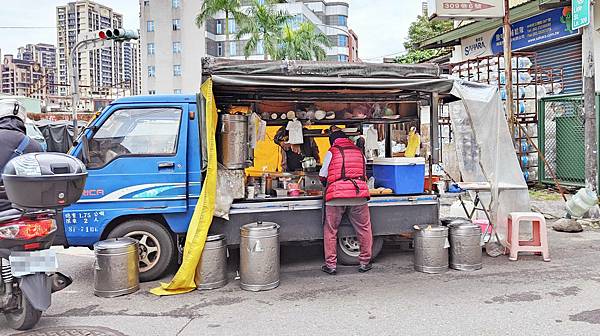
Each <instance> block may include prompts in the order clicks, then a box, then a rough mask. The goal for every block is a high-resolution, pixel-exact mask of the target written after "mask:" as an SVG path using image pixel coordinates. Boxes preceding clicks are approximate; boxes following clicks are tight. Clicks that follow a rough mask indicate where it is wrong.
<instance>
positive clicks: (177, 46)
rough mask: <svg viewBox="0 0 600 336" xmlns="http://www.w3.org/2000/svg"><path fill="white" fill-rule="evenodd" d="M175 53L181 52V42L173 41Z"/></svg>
mask: <svg viewBox="0 0 600 336" xmlns="http://www.w3.org/2000/svg"><path fill="white" fill-rule="evenodd" d="M173 54H181V42H173Z"/></svg>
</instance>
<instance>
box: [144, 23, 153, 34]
mask: <svg viewBox="0 0 600 336" xmlns="http://www.w3.org/2000/svg"><path fill="white" fill-rule="evenodd" d="M146 31H147V32H153V31H154V21H146Z"/></svg>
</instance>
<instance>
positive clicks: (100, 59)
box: [56, 0, 137, 98]
mask: <svg viewBox="0 0 600 336" xmlns="http://www.w3.org/2000/svg"><path fill="white" fill-rule="evenodd" d="M56 27H57V41H58V45H57V67H58V78H57V79H58V82H59V83H60V84H63V85H66V86H61V87H60V89H59V93H60V94H61V95H70V94H71V93H70V92H69V91H70V90H69V86H68V85H67V84H69V83H70V73H69V69H68V66H67V64H68V62H67V60H68V58H69V57H70V54H71V51H72V49H73V47H74V46H75V44H76V43H77V37H78V36H79V34H82V33H87V32H92V31H97V30H101V29H111V28H112V29H114V28H123V16H122V15H121V14H119V13H117V12H115V11H114V10H113V9H112V8H110V7H107V6H104V5H101V4H98V3H95V2H92V1H89V0H78V1H75V2H69V3H68V4H67V5H65V6H58V7H56ZM124 48H125V49H127V48H129V47H124V46H122V43H113V44H112V46H109V47H105V48H102V49H96V50H92V51H83V52H79V53H78V56H77V62H78V70H79V83H80V90H81V91H80V94H81V97H82V98H85V97H86V96H87V97H89V96H93V95H98V94H106V92H114V91H115V90H116V91H125V90H126V89H130V86H131V85H132V84H131V79H132V78H136V77H137V76H136V75H132V74H131V73H129V74H126V73H125V72H126V71H127V72H130V71H133V69H135V68H133V67H127V66H125V65H124V63H125V62H126V60H125V59H124V58H125V57H133V56H132V55H130V54H131V52H130V51H124V50H123V49H124ZM128 55H130V56H128ZM136 85H137V84H136Z"/></svg>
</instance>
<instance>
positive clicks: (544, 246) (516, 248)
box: [507, 212, 550, 261]
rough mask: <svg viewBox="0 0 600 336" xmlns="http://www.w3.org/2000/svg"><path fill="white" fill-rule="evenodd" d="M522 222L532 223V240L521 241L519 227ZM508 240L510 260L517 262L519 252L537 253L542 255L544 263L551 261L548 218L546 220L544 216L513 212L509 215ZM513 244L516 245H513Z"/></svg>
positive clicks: (535, 213)
mask: <svg viewBox="0 0 600 336" xmlns="http://www.w3.org/2000/svg"><path fill="white" fill-rule="evenodd" d="M522 222H531V224H532V229H533V230H532V231H533V232H532V236H533V237H532V240H519V226H520V224H521V223H522ZM513 225H514V228H513ZM507 238H508V244H509V245H510V256H509V257H508V260H512V261H515V260H517V258H518V255H519V252H537V253H541V254H542V257H543V258H544V261H550V252H548V232H547V230H546V218H544V215H542V214H540V213H537V212H511V213H510V215H508V235H507ZM513 242H516V243H514V244H513Z"/></svg>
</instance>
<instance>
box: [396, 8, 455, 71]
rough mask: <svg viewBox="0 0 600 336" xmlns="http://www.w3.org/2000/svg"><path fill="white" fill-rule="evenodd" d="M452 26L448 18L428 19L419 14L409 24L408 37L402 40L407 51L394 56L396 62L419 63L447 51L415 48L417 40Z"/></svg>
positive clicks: (432, 35)
mask: <svg viewBox="0 0 600 336" xmlns="http://www.w3.org/2000/svg"><path fill="white" fill-rule="evenodd" d="M452 28H454V25H453V23H452V21H450V20H429V19H428V18H427V16H423V15H419V16H418V17H417V21H415V22H413V23H411V24H410V27H409V28H408V37H407V39H406V42H404V48H405V49H406V51H407V53H406V54H405V55H402V56H399V57H397V58H396V60H395V61H396V63H419V62H422V61H425V60H428V59H431V58H434V57H437V56H440V55H443V54H444V53H446V52H447V50H446V48H438V49H425V50H421V49H418V48H416V45H417V43H418V42H421V41H423V40H426V39H429V38H432V37H435V36H438V35H440V34H442V33H445V32H447V31H449V30H451V29H452Z"/></svg>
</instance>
